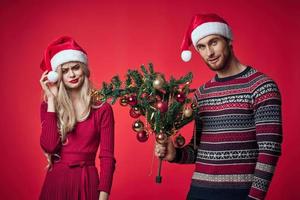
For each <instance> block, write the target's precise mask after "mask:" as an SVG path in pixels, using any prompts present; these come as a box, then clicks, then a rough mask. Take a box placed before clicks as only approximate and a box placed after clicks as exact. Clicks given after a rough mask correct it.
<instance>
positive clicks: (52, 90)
mask: <svg viewBox="0 0 300 200" xmlns="http://www.w3.org/2000/svg"><path fill="white" fill-rule="evenodd" d="M48 72H49V71H45V72H44V73H43V74H42V77H41V79H40V84H41V87H42V89H43V91H44V93H45V95H46V96H47V99H48V100H49V99H55V98H56V96H57V92H58V88H57V85H56V84H55V83H51V82H49V80H48V78H47V74H48Z"/></svg>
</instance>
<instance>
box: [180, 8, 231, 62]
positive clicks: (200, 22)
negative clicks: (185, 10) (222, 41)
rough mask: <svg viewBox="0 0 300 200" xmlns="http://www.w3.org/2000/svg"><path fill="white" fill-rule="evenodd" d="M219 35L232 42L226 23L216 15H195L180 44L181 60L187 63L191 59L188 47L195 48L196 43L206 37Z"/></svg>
mask: <svg viewBox="0 0 300 200" xmlns="http://www.w3.org/2000/svg"><path fill="white" fill-rule="evenodd" d="M212 34H216V35H221V36H223V37H225V38H228V39H230V40H232V32H231V29H230V27H229V25H228V23H227V22H226V21H225V20H224V19H222V18H221V17H220V16H218V15H216V14H198V15H195V16H194V17H193V19H192V21H191V23H190V25H189V27H188V29H187V31H186V33H185V35H184V38H183V41H182V44H181V59H182V60H183V61H185V62H188V61H190V60H191V58H192V52H191V51H190V50H189V48H190V46H191V45H192V44H193V46H194V47H195V48H196V45H197V42H198V41H199V40H200V39H202V38H204V37H206V36H208V35H212Z"/></svg>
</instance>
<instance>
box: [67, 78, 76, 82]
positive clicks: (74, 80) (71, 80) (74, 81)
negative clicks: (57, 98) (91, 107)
mask: <svg viewBox="0 0 300 200" xmlns="http://www.w3.org/2000/svg"><path fill="white" fill-rule="evenodd" d="M77 82H78V78H77V79H74V80H71V81H69V83H77Z"/></svg>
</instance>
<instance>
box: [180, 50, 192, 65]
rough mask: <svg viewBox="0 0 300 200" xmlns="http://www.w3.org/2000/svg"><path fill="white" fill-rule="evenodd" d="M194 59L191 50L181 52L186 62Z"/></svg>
mask: <svg viewBox="0 0 300 200" xmlns="http://www.w3.org/2000/svg"><path fill="white" fill-rule="evenodd" d="M191 58H192V52H191V51H190V50H184V51H182V52H181V59H182V60H183V61H184V62H189V61H190V60H191Z"/></svg>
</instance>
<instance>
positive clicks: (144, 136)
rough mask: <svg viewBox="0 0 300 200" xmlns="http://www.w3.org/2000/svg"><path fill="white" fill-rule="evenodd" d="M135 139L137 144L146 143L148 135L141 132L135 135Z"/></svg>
mask: <svg viewBox="0 0 300 200" xmlns="http://www.w3.org/2000/svg"><path fill="white" fill-rule="evenodd" d="M136 138H137V140H138V141H139V142H146V141H147V140H148V138H149V135H148V133H147V132H146V131H141V132H138V133H137V134H136Z"/></svg>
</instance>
